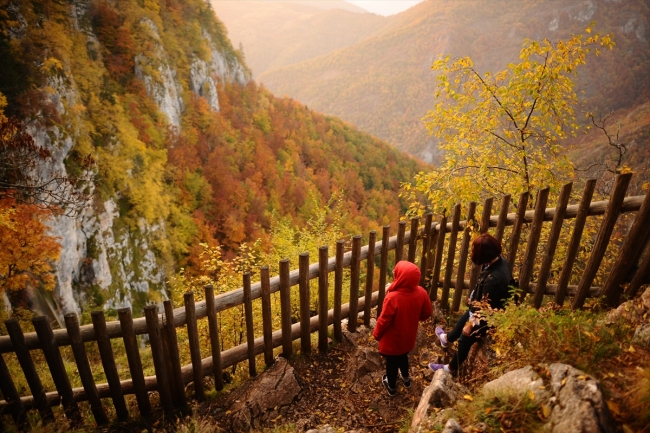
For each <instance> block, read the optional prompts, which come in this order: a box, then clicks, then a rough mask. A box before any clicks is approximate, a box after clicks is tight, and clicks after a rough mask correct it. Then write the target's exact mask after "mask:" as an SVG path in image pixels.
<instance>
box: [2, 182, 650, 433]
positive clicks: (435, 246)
mask: <svg viewBox="0 0 650 433" xmlns="http://www.w3.org/2000/svg"><path fill="white" fill-rule="evenodd" d="M630 177H631V175H629V174H624V175H619V176H618V177H617V179H616V182H615V186H614V189H613V192H612V194H611V197H610V199H609V200H607V201H599V202H592V201H591V199H592V196H593V192H594V187H595V181H593V180H591V181H588V182H587V183H586V186H585V188H584V192H583V194H582V199H581V201H580V203H578V204H575V205H570V206H569V205H568V201H569V195H570V192H571V188H572V185H571V184H568V185H566V186H565V187H564V188H563V189H562V191H561V193H560V196H559V200H558V203H557V206H556V207H555V208H547V207H546V205H547V200H548V194H549V190H548V189H543V190H540V191H539V192H538V194H537V201H536V204H535V207H534V209H532V210H527V209H528V206H527V204H528V203H527V200H528V195H527V194H522V195H521V196H520V197H519V201H518V203H517V206H515V209H516V212H514V213H510V212H509V211H510V208H511V207H512V206H511V203H510V201H511V197H510V196H506V197H504V198H503V200H502V201H501V205H500V208H499V212H498V213H497V214H496V215H492V208H493V200H492V199H488V200H486V201H485V203H484V205H483V212H482V215H481V218H480V220H479V224H478V229H479V231H480V232H486V231H488V230H489V229H490V228H492V227H494V235H495V237H496V238H497V239H499V240H502V239H504V233H505V228H506V227H507V226H511V227H512V229H511V230H510V231H509V233H508V234H509V242H508V245H506V246H505V247H506V248H504V256H506V257H507V260H508V261H509V262H510V263H514V262H515V259H516V258H519V261H518V263H521V265H520V267H519V274H518V277H519V285H520V289H522V291H523V292H524V294H525V293H531V294H532V296H533V301H532V302H533V303H534V305H535V306H536V307H539V306H540V305H541V304H542V302H543V297H544V295H550V296H553V299H554V300H555V302H557V303H558V304H563V303H564V300H565V298H566V296H567V295H570V296H572V297H573V303H572V306H573V308H581V307H582V306H583V303H584V301H585V299H586V298H587V297H590V296H591V297H593V296H606V297H607V300H608V301H609V302H610V303H611V304H612V305H616V304H617V303H618V302H619V298H620V296H621V294H622V293H623V292H625V294H626V295H627V296H630V297H631V296H634V295H635V294H636V293H637V291H638V289H639V287H640V286H641V285H642V284H644V283H645V282H646V280H647V279H648V276H649V274H650V252H647V253H646V254H645V257H644V258H643V260H641V258H642V257H643V251H644V250H645V249H646V246H647V245H648V240H649V239H650V230H648V229H647V227H648V226H650V194H647V195H646V196H634V197H627V198H626V197H625V194H626V190H627V186H628V184H629V182H630ZM476 208H477V205H476V203H470V204H469V206H468V208H467V210H466V212H467V213H466V214H465V215H466V216H465V219H464V220H462V221H461V206H460V205H456V206H455V207H454V209H453V210H452V212H451V215H450V218H451V220H449V221H448V216H447V215H442V216H441V220H440V221H439V222H437V223H434V222H433V215H432V214H427V215H426V216H425V218H424V223H423V225H422V226H421V221H420V219H418V218H414V219H411V221H410V230H409V231H407V230H406V228H407V227H406V226H407V222H406V221H401V222H399V224H398V227H397V234H396V235H395V236H392V237H391V236H390V229H391V228H390V226H385V227H384V228H383V230H382V239H381V241H378V242H377V241H376V233H375V232H371V233H370V235H369V243H368V245H366V246H363V247H362V246H361V243H362V238H361V236H360V235H358V236H355V237H353V238H352V245H351V249H350V251H347V252H346V251H345V249H346V247H345V242H344V241H339V242H337V244H336V253H335V256H334V257H329V251H328V248H327V247H321V248H320V249H319V254H318V262H317V263H313V264H310V263H309V255H308V254H306V253H305V254H301V255H300V257H299V266H298V270H294V271H291V270H290V264H289V261H288V260H283V261H281V262H280V272H279V275H278V276H276V277H274V278H271V277H270V272H269V268H268V267H262V268H261V269H260V281H259V282H257V283H255V284H252V283H251V275H250V274H245V275H244V276H243V286H242V287H241V288H240V289H238V290H234V291H232V292H228V293H225V294H220V295H218V296H216V297H215V296H214V290H213V288H212V287H211V286H208V287H206V288H205V301H201V302H195V301H194V294H193V293H187V294H185V296H184V306H183V307H179V308H176V309H174V308H173V306H172V303H171V302H170V301H165V302H164V303H163V307H164V313H163V314H160V313H159V312H158V307H157V306H155V305H149V306H147V307H145V311H144V317H141V318H137V319H133V318H132V315H131V310H130V309H128V308H126V309H120V310H118V317H119V321H112V322H106V320H105V317H104V313H103V312H102V311H94V312H92V324H91V325H84V326H80V325H79V321H78V319H77V316H76V315H75V314H68V315H66V316H65V326H66V329H57V330H53V329H52V328H51V327H50V323H49V322H48V321H47V320H46V319H45V318H44V317H37V318H34V319H33V320H32V322H33V325H34V328H35V330H36V332H31V333H23V331H22V329H21V327H20V325H19V323H18V322H17V321H16V320H13V319H10V320H7V321H6V322H5V324H6V327H7V332H8V334H9V335H8V336H1V337H0V391H1V392H2V395H3V398H4V400H2V401H0V414H7V413H9V414H10V415H11V417H12V418H13V420H14V422H15V423H16V424H17V425H18V426H19V427H20V428H25V427H26V418H27V411H29V410H36V411H38V413H39V414H40V417H41V419H42V420H43V422H45V423H47V422H50V421H52V420H53V419H54V414H53V411H52V407H54V406H59V405H61V406H62V407H63V412H64V413H65V416H66V417H67V418H68V419H70V420H72V421H73V422H77V421H79V420H80V418H81V416H80V410H79V407H78V402H81V401H88V403H89V406H90V409H91V411H92V413H93V415H94V418H95V421H96V422H97V424H99V425H102V424H106V423H108V422H109V419H108V416H107V415H106V412H105V409H104V407H103V405H102V399H106V398H111V399H112V402H113V405H114V407H115V414H116V416H117V418H118V419H125V418H128V416H129V412H128V409H127V405H126V402H125V398H124V396H125V395H127V394H135V398H136V401H137V405H138V409H139V412H140V415H141V416H148V415H150V414H151V412H152V404H151V401H150V396H149V392H151V391H157V392H158V394H159V402H160V405H161V407H162V408H163V409H164V410H165V411H171V410H173V408H175V407H182V406H184V405H186V393H185V387H186V385H188V384H189V383H193V384H194V397H195V398H196V399H197V400H203V399H204V398H205V391H204V386H203V377H205V376H209V375H213V376H214V381H215V386H216V389H217V390H221V389H223V386H224V382H223V370H224V369H225V368H227V367H229V366H233V365H235V364H237V363H240V362H243V361H246V360H247V361H248V367H249V374H250V375H251V376H254V375H255V374H256V363H255V358H256V356H257V355H260V354H264V361H265V363H266V364H267V365H271V364H272V363H273V359H274V354H273V350H274V348H276V347H279V346H281V347H282V355H283V356H286V357H288V356H291V355H292V352H293V344H292V342H293V341H294V340H297V339H300V343H301V344H300V347H301V351H302V352H303V353H305V354H308V353H310V352H311V333H313V332H318V350H319V351H321V352H326V351H327V349H328V327H329V326H330V325H333V334H334V339H335V340H337V341H340V340H341V338H342V323H341V322H342V319H348V321H347V328H348V330H349V331H350V332H355V331H356V327H357V320H358V318H360V317H361V315H360V313H361V312H363V316H362V317H363V322H364V324H365V325H368V324H369V322H370V312H371V308H373V307H376V308H377V314H379V313H380V310H381V305H382V303H383V298H384V295H385V288H386V286H387V284H386V281H387V271H388V263H389V258H388V255H389V252H390V251H394V261H395V262H397V261H399V260H402V259H405V260H409V261H411V262H414V263H418V264H419V266H420V269H421V273H422V280H421V284H422V285H424V286H425V287H427V288H428V290H429V293H430V297H431V300H432V301H433V300H439V301H440V303H441V305H442V307H449V300H450V297H451V296H450V295H451V289H452V288H453V289H454V292H453V297H451V305H450V307H451V310H453V311H457V310H458V309H459V307H460V304H461V300H462V297H463V290H465V289H469V288H470V287H473V286H474V285H475V283H476V280H477V278H478V273H479V268H478V267H477V266H472V267H471V268H470V269H468V260H467V258H468V252H469V247H470V240H471V239H470V238H471V236H472V233H470V230H468V228H469V226H470V225H471V223H472V221H474V220H476V218H475V213H476ZM625 212H637V213H636V215H635V218H634V221H633V222H632V224H631V226H630V227H629V230H628V232H627V235H626V236H625V239H624V241H623V243H622V245H621V246H620V248H619V249H618V255H617V257H616V259H615V261H614V264H613V266H612V268H611V270H610V272H609V273H608V275H607V278H606V281H605V283H604V285H603V286H602V287H592V283H593V281H594V278H595V276H596V271H597V270H598V267H599V266H600V265H601V262H602V259H603V257H604V254H605V252H606V249H607V246H608V244H609V241H610V238H611V235H612V232H613V230H614V227H615V223H616V222H617V220H618V218H619V215H620V214H621V213H625ZM596 215H603V218H602V221H601V224H600V228H599V231H598V234H597V236H596V237H595V239H594V240H593V248H592V251H591V255H590V256H589V259H588V262H587V264H586V267H585V269H584V272H583V273H582V275H581V276H580V278H579V282H578V284H577V285H575V286H571V285H569V284H568V283H569V281H570V279H571V277H572V270H573V269H574V262H575V260H576V256H577V253H578V249H579V248H580V240H581V237H582V232H583V227H584V226H585V222H586V220H587V218H588V217H590V216H596ZM569 219H575V221H574V227H573V230H572V234H571V237H570V241H569V245H568V246H567V249H566V257H565V258H564V265H563V267H562V271H561V273H560V275H559V276H558V277H557V281H556V283H555V284H548V280H549V272H550V269H551V264H552V262H553V258H554V255H555V251H556V246H557V242H558V239H559V236H560V228H561V227H562V224H563V223H564V222H565V220H569ZM545 222H551V227H550V231H549V232H548V236H547V241H546V247H545V249H544V254H543V255H542V257H538V254H537V251H538V246H539V245H538V244H539V242H540V233H541V231H542V226H543V224H544V223H545ZM524 225H528V227H529V230H528V240H527V242H523V244H524V245H525V246H526V248H525V250H524V251H523V256H519V257H518V256H517V254H518V253H519V251H518V246H519V245H520V238H521V234H522V228H523V227H524ZM447 235H449V236H447ZM459 241H460V245H457V244H458V243H459ZM445 242H446V248H445ZM457 247H459V248H457ZM649 249H650V248H649ZM405 250H406V254H405ZM445 253H446V256H445ZM506 253H507V255H506ZM377 256H379V272H378V278H377V279H378V284H377V285H376V286H375V283H374V280H375V277H376V274H377V272H375V270H374V266H375V259H376V258H377ZM443 256H445V257H443ZM443 260H445V261H444V266H443ZM640 260H641V262H640V263H639V261H640ZM363 261H365V273H366V279H365V287H363V288H361V287H360V285H361V284H360V281H361V278H360V277H361V273H362V262H363ZM535 262H537V263H538V266H537V267H536V268H535V271H536V279H535V280H536V281H534V282H533V281H532V277H533V270H534V264H535ZM344 268H349V269H350V284H349V296H350V297H349V299H350V301H349V303H347V304H344V305H342V301H341V300H342V294H343V289H344V287H343V272H344ZM633 269H637V270H636V272H635V273H634V275H633V277H632V278H631V281H626V280H629V279H630V278H628V277H629V275H630V273H631V271H632V270H633ZM332 272H333V273H334V276H333V277H334V284H333V287H334V297H333V299H334V302H333V305H328V297H329V296H328V295H329V293H328V290H329V287H330V284H329V278H330V274H331V273H332ZM454 273H455V278H454ZM313 279H318V300H319V302H318V305H319V308H318V311H317V313H318V314H317V315H316V316H313V317H311V315H310V299H309V296H310V290H309V282H310V280H313ZM431 282H435V284H432V283H431ZM624 282H627V283H629V284H627V285H625V286H624V285H623V283H624ZM296 285H297V286H298V294H299V310H300V318H299V321H298V322H297V323H292V320H291V300H290V296H291V287H292V286H296ZM375 287H376V289H375ZM624 287H625V289H624ZM461 288H462V289H461ZM274 292H279V294H280V306H281V308H280V310H281V311H280V316H281V329H279V330H276V331H273V329H272V321H271V319H272V311H271V293H274ZM361 293H363V295H361ZM439 295H440V296H439ZM258 298H261V303H262V317H261V320H262V324H263V326H262V328H263V332H262V334H263V335H262V336H258V337H255V335H254V332H253V329H254V327H253V321H254V320H260V318H259V317H253V313H252V301H253V300H255V299H258ZM241 305H243V306H244V311H245V318H246V337H247V342H246V343H244V344H241V345H239V346H236V347H233V348H230V349H228V350H225V351H220V347H221V346H220V342H219V333H218V332H217V331H218V323H217V313H218V312H221V311H225V310H227V309H230V308H233V307H238V306H241ZM330 307H331V309H330ZM276 314H277V312H276ZM206 317H207V320H208V328H209V335H210V344H211V356H209V357H207V358H203V359H202V358H201V352H200V346H199V334H198V327H197V321H198V320H202V319H204V318H206ZM179 327H185V328H186V329H187V335H188V345H189V352H190V355H191V356H190V358H191V363H190V364H188V365H185V366H182V365H181V357H180V355H179V340H178V339H177V336H176V329H177V328H179ZM142 334H147V335H148V338H149V342H150V350H151V355H152V359H153V364H154V370H155V375H153V376H148V377H145V376H144V373H143V366H142V360H141V357H140V356H141V353H140V349H139V347H138V344H137V340H136V336H137V335H142ZM111 339H122V341H123V343H124V348H125V351H126V356H127V359H128V366H129V371H130V379H126V380H121V379H120V376H119V374H118V370H117V366H116V362H115V356H114V352H113V348H112V346H111ZM88 342H96V343H97V347H98V351H99V354H100V358H101V364H102V367H103V371H104V373H105V376H106V380H107V382H106V383H101V384H96V383H95V381H94V380H93V373H92V370H91V366H90V363H89V360H88V356H87V352H86V346H85V343H88ZM63 346H71V349H72V353H73V356H74V360H75V363H76V367H77V371H78V375H79V378H80V380H81V383H82V385H83V386H82V387H81V388H72V387H71V384H70V379H69V377H68V372H66V370H65V368H64V363H63V359H62V356H61V352H60V348H61V347H63ZM34 350H41V351H42V353H43V358H44V359H45V362H46V364H47V368H48V369H49V372H50V373H51V376H52V380H53V382H54V385H55V388H56V390H46V389H44V387H43V384H42V382H41V378H40V377H39V374H38V370H37V368H36V366H35V363H34V360H33V358H32V355H31V351H34ZM10 352H13V353H15V356H16V358H17V359H18V362H19V365H20V367H21V369H22V371H23V373H24V375H25V379H26V381H27V384H28V386H29V389H30V391H31V395H29V396H20V395H19V393H18V391H17V389H16V386H15V383H14V378H12V376H11V374H10V371H9V369H8V367H7V364H6V363H5V360H4V358H3V357H2V355H1V354H3V353H5V354H6V353H10ZM2 418H3V417H0V430H2Z"/></svg>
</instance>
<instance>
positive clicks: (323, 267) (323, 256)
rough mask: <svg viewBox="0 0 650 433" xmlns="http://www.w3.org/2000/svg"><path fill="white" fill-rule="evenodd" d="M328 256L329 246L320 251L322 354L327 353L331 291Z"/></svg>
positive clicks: (319, 310) (320, 339)
mask: <svg viewBox="0 0 650 433" xmlns="http://www.w3.org/2000/svg"><path fill="white" fill-rule="evenodd" d="M327 256H328V248H327V246H322V247H320V248H319V249H318V264H319V265H320V274H319V275H318V318H319V320H318V351H319V352H320V353H327V311H328V305H327V301H328V296H327V292H328V290H329V281H328V277H329V273H328V272H327V259H328V257H327Z"/></svg>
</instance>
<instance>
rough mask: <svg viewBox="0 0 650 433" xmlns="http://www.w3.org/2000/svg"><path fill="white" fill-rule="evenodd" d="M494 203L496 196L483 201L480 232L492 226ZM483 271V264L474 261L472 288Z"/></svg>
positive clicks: (471, 275)
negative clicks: (491, 218)
mask: <svg viewBox="0 0 650 433" xmlns="http://www.w3.org/2000/svg"><path fill="white" fill-rule="evenodd" d="M493 203H494V198H493V197H490V198H488V199H486V200H485V201H484V202H483V214H482V215H481V222H480V225H479V233H480V234H483V233H487V231H488V228H489V227H490V215H491V214H492V204H493ZM480 273H481V266H480V265H477V264H475V263H472V270H471V272H470V274H469V281H470V283H471V286H472V290H473V289H474V287H475V286H476V283H477V282H478V277H479V274H480Z"/></svg>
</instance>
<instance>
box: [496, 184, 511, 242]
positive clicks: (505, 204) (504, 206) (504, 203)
mask: <svg viewBox="0 0 650 433" xmlns="http://www.w3.org/2000/svg"><path fill="white" fill-rule="evenodd" d="M510 198H511V196H510V194H508V195H504V196H503V198H502V199H501V210H500V211H499V219H498V220H497V229H496V231H495V232H494V238H495V239H496V240H498V241H499V243H501V240H502V239H503V232H504V231H505V228H506V220H507V219H508V210H509V209H510Z"/></svg>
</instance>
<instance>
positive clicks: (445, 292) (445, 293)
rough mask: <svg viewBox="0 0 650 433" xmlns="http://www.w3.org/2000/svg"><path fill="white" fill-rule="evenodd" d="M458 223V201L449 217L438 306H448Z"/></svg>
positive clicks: (444, 307)
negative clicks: (447, 241)
mask: <svg viewBox="0 0 650 433" xmlns="http://www.w3.org/2000/svg"><path fill="white" fill-rule="evenodd" d="M459 223H460V203H459V204H457V205H456V206H454V210H453V213H452V217H451V232H450V234H449V247H448V248H447V264H446V266H445V276H444V280H443V283H442V294H441V295H440V307H441V308H443V309H447V307H449V289H450V287H451V275H452V273H453V271H454V259H455V257H456V242H457V240H458V228H459Z"/></svg>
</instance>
